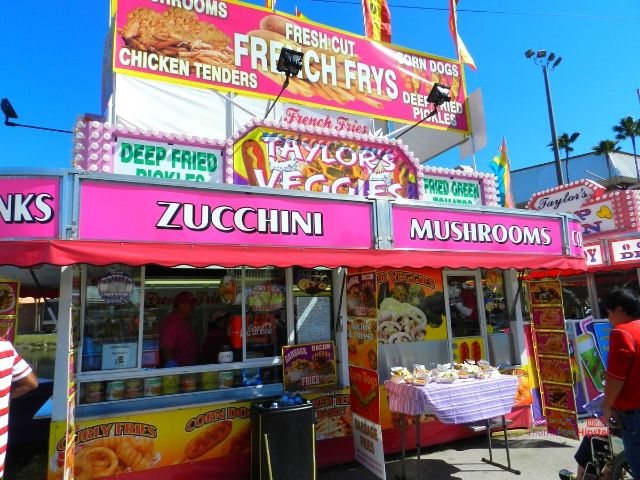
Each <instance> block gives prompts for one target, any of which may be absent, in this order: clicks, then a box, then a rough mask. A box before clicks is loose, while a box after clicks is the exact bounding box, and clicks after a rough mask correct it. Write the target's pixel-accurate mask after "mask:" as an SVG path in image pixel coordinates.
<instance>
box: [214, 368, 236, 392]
mask: <svg viewBox="0 0 640 480" xmlns="http://www.w3.org/2000/svg"><path fill="white" fill-rule="evenodd" d="M218 387H219V388H233V370H224V371H222V372H219V373H218Z"/></svg>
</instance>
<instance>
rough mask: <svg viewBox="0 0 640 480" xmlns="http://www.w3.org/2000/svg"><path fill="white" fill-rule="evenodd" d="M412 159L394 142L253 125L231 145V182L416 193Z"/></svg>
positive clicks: (367, 193) (387, 194)
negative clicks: (339, 137) (390, 143)
mask: <svg viewBox="0 0 640 480" xmlns="http://www.w3.org/2000/svg"><path fill="white" fill-rule="evenodd" d="M417 168H418V164H417V162H416V161H415V160H414V159H412V158H411V157H409V155H407V154H406V153H404V151H403V150H402V149H401V148H399V147H398V146H396V145H389V144H388V143H387V144H383V143H381V142H380V143H378V142H369V141H363V140H349V139H346V138H342V139H337V138H336V137H332V136H328V135H319V134H313V135H311V134H304V133H301V132H299V131H295V130H284V129H278V128H266V129H265V128H264V127H256V128H255V129H253V130H250V131H249V132H248V133H247V134H245V135H244V136H243V137H242V138H240V139H239V140H238V141H237V142H236V143H235V145H234V149H233V178H230V177H228V178H227V182H231V181H232V182H233V183H234V184H236V185H254V186H259V187H270V188H281V189H284V190H303V191H307V192H325V193H340V194H347V195H358V196H376V197H392V198H410V199H417V198H418V184H417V181H416V173H417Z"/></svg>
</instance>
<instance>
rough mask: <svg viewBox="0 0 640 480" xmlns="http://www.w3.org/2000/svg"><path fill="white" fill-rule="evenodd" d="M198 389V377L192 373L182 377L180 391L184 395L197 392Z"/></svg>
mask: <svg viewBox="0 0 640 480" xmlns="http://www.w3.org/2000/svg"><path fill="white" fill-rule="evenodd" d="M197 389H198V384H197V382H196V376H195V375H194V374H192V373H185V374H184V375H181V376H180V391H181V392H182V393H189V392H195V391H196V390H197Z"/></svg>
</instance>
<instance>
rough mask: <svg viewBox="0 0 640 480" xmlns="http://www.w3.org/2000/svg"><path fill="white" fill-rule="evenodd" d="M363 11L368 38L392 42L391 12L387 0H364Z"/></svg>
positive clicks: (365, 31)
mask: <svg viewBox="0 0 640 480" xmlns="http://www.w3.org/2000/svg"><path fill="white" fill-rule="evenodd" d="M362 13H363V15H364V33H365V35H366V36H367V38H370V39H371V40H375V41H377V42H387V43H391V12H390V11H389V5H387V0H362Z"/></svg>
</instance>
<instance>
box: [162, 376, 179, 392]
mask: <svg viewBox="0 0 640 480" xmlns="http://www.w3.org/2000/svg"><path fill="white" fill-rule="evenodd" d="M176 393H178V375H165V376H163V377H162V394H163V395H175V394H176Z"/></svg>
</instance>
